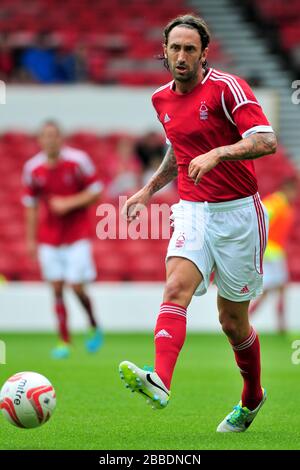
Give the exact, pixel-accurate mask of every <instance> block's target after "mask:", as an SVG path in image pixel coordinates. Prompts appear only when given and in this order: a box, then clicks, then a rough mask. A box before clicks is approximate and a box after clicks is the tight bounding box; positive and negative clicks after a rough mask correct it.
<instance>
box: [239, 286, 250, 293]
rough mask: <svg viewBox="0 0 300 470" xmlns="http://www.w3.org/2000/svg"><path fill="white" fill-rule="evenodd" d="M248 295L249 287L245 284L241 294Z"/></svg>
mask: <svg viewBox="0 0 300 470" xmlns="http://www.w3.org/2000/svg"><path fill="white" fill-rule="evenodd" d="M248 293H249V287H248V286H247V284H246V285H245V286H244V287H243V288H242V289H241V294H248Z"/></svg>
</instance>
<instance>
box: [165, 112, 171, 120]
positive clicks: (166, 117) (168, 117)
mask: <svg viewBox="0 0 300 470" xmlns="http://www.w3.org/2000/svg"><path fill="white" fill-rule="evenodd" d="M169 121H171V118H170V116H169V115H168V113H166V114H165V118H164V122H169Z"/></svg>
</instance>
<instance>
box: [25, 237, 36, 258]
mask: <svg viewBox="0 0 300 470" xmlns="http://www.w3.org/2000/svg"><path fill="white" fill-rule="evenodd" d="M27 252H28V255H29V256H30V258H31V259H32V260H33V261H36V259H37V243H36V241H35V240H27Z"/></svg>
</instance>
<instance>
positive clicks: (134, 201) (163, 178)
mask: <svg viewBox="0 0 300 470" xmlns="http://www.w3.org/2000/svg"><path fill="white" fill-rule="evenodd" d="M176 176H177V162H176V157H175V154H174V150H173V148H172V146H170V147H169V148H168V150H167V153H166V155H165V157H164V159H163V161H162V162H161V165H160V166H159V168H158V170H157V171H156V172H155V173H154V175H153V176H152V178H151V179H150V181H149V182H148V183H147V184H146V185H145V186H144V187H143V188H142V189H141V190H140V191H138V192H137V193H136V194H134V195H133V196H131V197H130V198H129V199H128V201H127V202H126V204H125V205H124V207H123V209H122V214H123V215H124V216H125V217H126V218H127V220H129V221H131V220H133V219H135V218H136V217H137V216H138V213H139V212H140V211H141V210H142V209H143V208H144V207H145V206H146V205H147V204H148V202H149V200H150V198H151V196H153V194H154V193H156V192H157V191H159V190H160V189H161V188H163V187H164V186H166V185H167V184H168V183H170V182H171V181H173V179H175V178H176Z"/></svg>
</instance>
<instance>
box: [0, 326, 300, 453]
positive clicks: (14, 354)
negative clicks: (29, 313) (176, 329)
mask: <svg viewBox="0 0 300 470" xmlns="http://www.w3.org/2000/svg"><path fill="white" fill-rule="evenodd" d="M298 337H299V338H300V335H298ZM1 339H3V340H4V341H5V342H6V344H7V364H6V365H0V383H1V385H2V383H3V382H4V381H5V380H6V379H7V378H8V377H9V376H10V375H12V374H14V373H16V372H20V371H22V370H32V371H36V372H40V373H42V374H44V375H46V376H47V377H48V378H49V379H50V380H51V381H52V383H53V385H54V387H55V389H56V393H57V408H56V411H55V413H54V415H53V417H52V418H51V420H50V421H49V422H48V423H47V424H46V425H44V426H42V427H41V428H37V429H34V430H23V429H18V428H15V427H14V426H12V425H10V424H9V423H8V422H7V421H6V420H5V419H4V418H3V417H2V416H0V449H98V450H101V449H104V450H112V449H122V450H125V449H130V450H132V449H141V450H156V449H160V450H161V449H166V450H170V449H181V450H192V449H194V450H197V449H198V450H199V449H200V450H202V449H300V426H299V423H300V380H299V377H300V365H298V366H297V365H293V364H292V362H291V354H292V352H293V350H292V348H291V343H292V340H293V339H297V335H295V336H291V335H288V336H285V337H280V336H277V335H261V347H262V357H263V385H264V386H265V387H266V389H267V392H268V400H267V402H266V404H265V405H264V407H263V408H262V411H261V412H260V413H259V415H258V416H257V418H256V419H255V421H254V423H253V425H252V426H251V427H250V428H249V430H248V431H247V432H246V433H243V434H217V433H216V432H215V430H216V426H217V425H218V423H219V422H220V421H221V420H222V419H223V418H224V416H225V415H226V414H227V413H228V412H229V411H230V410H231V409H232V407H233V406H234V405H235V404H236V403H237V402H238V401H239V396H240V391H241V378H240V375H239V372H238V370H237V368H236V366H235V363H234V359H233V353H232V351H231V349H230V347H229V346H228V343H227V340H226V338H225V337H224V336H222V335H213V334H189V335H188V338H187V341H186V343H185V346H184V348H183V351H182V353H181V357H180V359H179V361H178V364H177V368H176V371H175V375H174V378H173V387H172V398H171V400H170V403H169V405H168V407H167V408H166V409H165V410H161V411H154V410H152V409H151V408H150V407H149V406H148V405H146V402H145V400H144V399H143V398H142V397H140V396H137V395H136V394H135V393H130V392H129V391H128V390H127V389H125V387H124V384H123V382H122V381H121V380H120V378H119V375H118V364H119V362H120V361H122V360H125V359H127V360H130V361H133V362H136V363H137V364H139V365H140V366H144V365H151V362H152V357H153V340H152V335H151V334H136V335H134V334H108V335H107V336H106V338H105V345H104V346H103V348H102V350H101V351H100V352H99V353H98V354H96V355H94V356H91V355H88V354H87V353H86V352H85V350H84V347H83V337H82V336H75V339H74V350H73V354H72V357H71V358H70V359H68V360H64V361H60V362H58V361H53V360H51V359H49V350H50V349H51V347H52V346H53V344H54V337H53V336H51V335H46V334H39V335H37V334H35V335H34V334H28V335H25V334H22V335H16V334H11V335H10V334H5V335H2V337H1Z"/></svg>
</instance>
